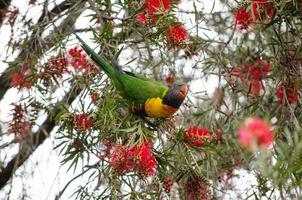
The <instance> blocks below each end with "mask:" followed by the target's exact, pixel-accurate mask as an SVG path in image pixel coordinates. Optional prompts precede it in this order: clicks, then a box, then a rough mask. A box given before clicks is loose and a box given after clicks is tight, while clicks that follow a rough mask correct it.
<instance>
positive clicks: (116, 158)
mask: <svg viewBox="0 0 302 200" xmlns="http://www.w3.org/2000/svg"><path fill="white" fill-rule="evenodd" d="M109 159H110V163H111V165H112V166H113V168H114V169H115V171H116V172H117V173H119V174H124V173H128V172H130V171H133V170H136V171H138V172H139V173H140V174H144V175H152V174H154V173H155V168H156V166H157V162H156V159H155V157H154V156H153V154H152V152H151V148H150V144H149V142H143V143H142V144H140V145H137V146H134V147H132V148H130V147H128V146H125V145H116V146H115V147H113V148H112V150H111V154H110V156H109Z"/></svg>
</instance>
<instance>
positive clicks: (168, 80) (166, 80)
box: [165, 74, 174, 84]
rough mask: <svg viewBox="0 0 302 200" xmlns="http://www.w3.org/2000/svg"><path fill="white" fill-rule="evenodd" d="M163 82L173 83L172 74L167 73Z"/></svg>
mask: <svg viewBox="0 0 302 200" xmlns="http://www.w3.org/2000/svg"><path fill="white" fill-rule="evenodd" d="M165 82H166V83H167V84H173V83H174V76H173V74H169V75H168V76H166V78H165Z"/></svg>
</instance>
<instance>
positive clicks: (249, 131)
mask: <svg viewBox="0 0 302 200" xmlns="http://www.w3.org/2000/svg"><path fill="white" fill-rule="evenodd" d="M237 136H238V141H239V143H240V144H241V146H242V147H245V148H252V147H254V146H255V147H258V146H265V147H267V146H269V145H270V144H271V143H272V142H273V133H272V131H271V126H270V125H269V124H268V123H266V122H265V121H264V120H262V119H259V118H249V119H247V120H246V121H245V122H244V125H243V126H242V127H241V128H240V129H239V131H238V133H237Z"/></svg>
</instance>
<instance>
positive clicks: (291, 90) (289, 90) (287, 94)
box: [276, 84, 299, 104]
mask: <svg viewBox="0 0 302 200" xmlns="http://www.w3.org/2000/svg"><path fill="white" fill-rule="evenodd" d="M276 96H277V98H278V101H279V103H280V104H284V103H285V102H286V100H287V101H288V103H289V104H293V103H296V102H297V101H298V96H299V94H298V90H297V86H296V84H291V85H288V86H286V85H285V84H280V85H279V86H278V87H277V89H276Z"/></svg>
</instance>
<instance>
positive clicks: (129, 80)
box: [75, 34, 189, 118]
mask: <svg viewBox="0 0 302 200" xmlns="http://www.w3.org/2000/svg"><path fill="white" fill-rule="evenodd" d="M75 36H76V38H77V39H78V40H79V42H80V44H81V47H82V48H83V50H84V51H85V52H86V53H87V55H89V56H90V58H91V59H92V60H93V61H94V62H95V63H96V65H97V66H98V67H99V68H100V69H101V70H103V71H104V72H105V74H106V75H107V76H108V77H109V79H110V80H111V82H112V84H113V85H114V86H115V88H116V89H117V90H118V91H119V94H120V95H121V96H122V97H123V98H124V99H126V102H127V103H128V104H129V108H130V110H131V111H132V112H133V113H134V114H135V115H137V116H141V117H149V118H168V117H171V116H172V115H173V114H174V113H175V112H176V111H177V110H178V109H179V107H180V106H181V104H182V103H183V101H184V100H185V98H186V96H187V93H188V89H189V88H188V85H187V84H174V85H172V86H170V87H168V86H166V85H165V84H163V83H161V82H159V81H156V80H153V79H149V78H147V77H145V76H142V75H137V74H134V73H132V72H129V71H125V70H122V67H121V66H120V65H118V64H117V62H109V61H108V60H106V59H105V58H104V57H103V56H100V55H98V54H97V53H96V52H95V51H94V50H93V49H92V48H90V47H89V46H88V44H87V43H85V42H84V40H83V39H81V38H80V37H79V36H78V35H77V34H75Z"/></svg>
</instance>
